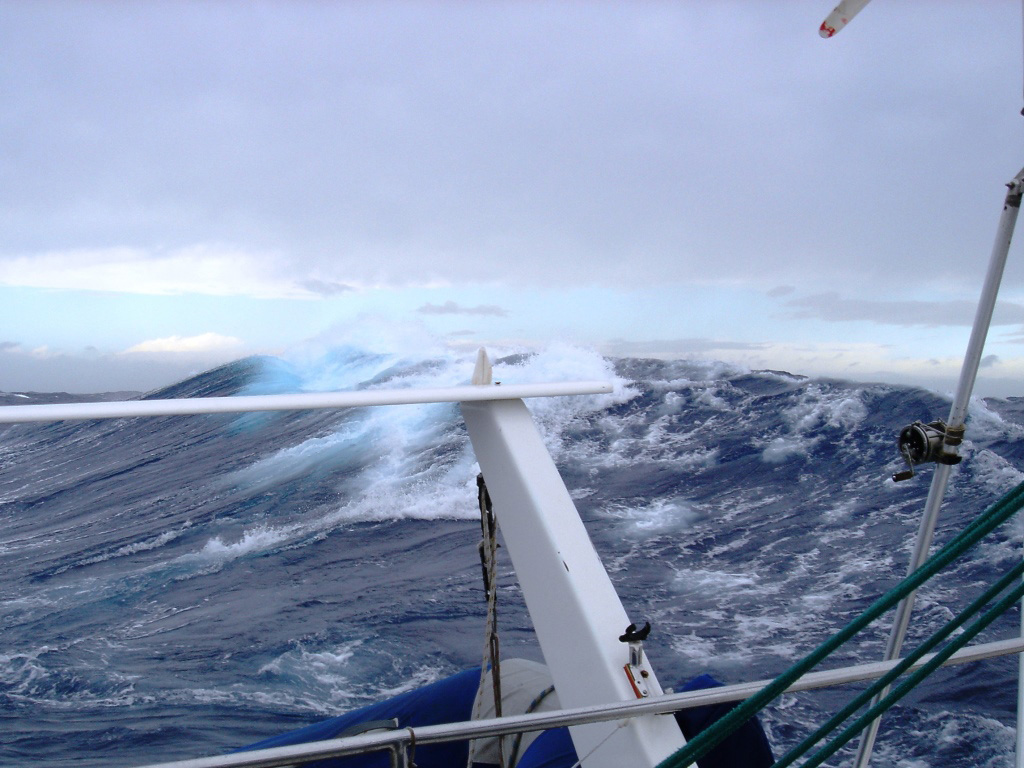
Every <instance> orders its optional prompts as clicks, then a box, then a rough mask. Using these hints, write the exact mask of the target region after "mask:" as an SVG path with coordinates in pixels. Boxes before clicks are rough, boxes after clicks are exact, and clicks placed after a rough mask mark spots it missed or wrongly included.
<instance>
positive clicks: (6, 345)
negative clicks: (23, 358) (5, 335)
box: [0, 341, 21, 352]
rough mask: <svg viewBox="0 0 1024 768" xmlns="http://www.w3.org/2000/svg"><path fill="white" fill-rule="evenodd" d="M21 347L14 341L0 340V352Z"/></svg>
mask: <svg viewBox="0 0 1024 768" xmlns="http://www.w3.org/2000/svg"><path fill="white" fill-rule="evenodd" d="M18 349H21V344H19V343H18V342H16V341H0V352H14V351H15V350H18Z"/></svg>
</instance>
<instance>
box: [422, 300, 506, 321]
mask: <svg viewBox="0 0 1024 768" xmlns="http://www.w3.org/2000/svg"><path fill="white" fill-rule="evenodd" d="M416 311H417V312H420V313H422V314H424V315H492V316H494V317H506V316H507V315H508V311H507V310H505V309H502V308H501V307H499V306H497V305H496V304H480V305H478V306H475V307H463V306H461V305H459V304H456V303H455V302H454V301H452V300H450V299H449V300H448V301H446V302H445V303H444V304H431V303H430V302H427V303H426V304H424V305H423V306H422V307H420V308H419V309H417V310H416Z"/></svg>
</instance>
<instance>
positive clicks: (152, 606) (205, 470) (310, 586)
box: [0, 347, 1024, 768]
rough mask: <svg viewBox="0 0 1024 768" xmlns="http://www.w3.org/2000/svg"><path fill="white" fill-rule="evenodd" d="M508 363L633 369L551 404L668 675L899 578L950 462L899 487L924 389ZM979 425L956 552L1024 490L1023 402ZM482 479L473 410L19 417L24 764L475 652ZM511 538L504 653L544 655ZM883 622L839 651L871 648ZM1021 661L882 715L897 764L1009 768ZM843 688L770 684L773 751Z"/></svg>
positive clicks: (556, 443)
mask: <svg viewBox="0 0 1024 768" xmlns="http://www.w3.org/2000/svg"><path fill="white" fill-rule="evenodd" d="M471 371H472V356H469V355H459V354H456V353H451V354H450V355H447V356H439V357H431V358H423V359H411V358H408V357H404V358H400V357H396V356H390V355H385V354H378V353H374V352H369V351H367V350H362V349H356V348H352V347H339V348H335V349H333V350H331V351H330V352H329V353H326V354H323V355H321V356H319V357H317V358H316V359H307V360H304V361H302V362H301V363H299V362H295V361H291V362H289V361H285V360H281V359H277V358H267V357H261V358H249V359H245V360H241V361H238V362H235V363H232V364H229V365H226V366H223V367H221V368H217V369H215V370H212V371H209V372H206V373H203V374H201V375H198V376H195V377H193V378H190V379H188V380H185V381H182V382H180V383H178V384H175V385H174V386H171V387H168V388H165V389H163V390H160V391H157V392H154V393H150V394H148V395H147V397H152V398H167V397H208V396H227V395H240V394H270V393H284V392H301V391H322V390H328V389H355V388H366V387H378V386H381V387H384V386H386V387H437V386H450V385H457V384H465V383H468V381H469V377H470V373H471ZM495 378H496V379H498V380H501V381H504V382H508V383H528V382H538V381H550V380H576V379H609V380H612V381H614V383H615V392H614V394H611V395H601V396H588V397H578V398H556V399H550V400H535V401H530V402H529V403H528V404H529V407H530V409H531V411H532V412H533V414H534V416H535V418H536V420H537V422H538V424H539V427H540V429H541V432H542V434H543V436H544V439H545V441H546V443H547V445H548V447H549V449H550V450H551V452H552V455H553V456H554V458H555V461H556V462H557V464H558V466H559V469H560V470H561V471H562V474H563V477H564V478H565V480H566V483H567V485H568V486H569V489H570V491H571V493H572V495H573V498H574V499H575V502H576V505H577V507H578V509H579V511H580V514H581V515H582V517H583V519H584V522H585V523H586V526H587V528H588V530H589V532H590V535H591V537H592V539H593V541H594V544H595V546H596V547H597V550H598V552H599V553H600V555H601V557H602V559H603V561H604V563H605V565H606V567H607V568H608V570H609V572H610V574H611V577H612V579H613V581H614V583H615V585H616V588H617V589H618V591H619V594H620V596H621V598H622V601H623V604H624V605H625V607H626V610H627V612H628V614H629V615H630V618H631V619H632V620H634V621H636V622H637V623H638V624H642V623H643V622H644V621H650V622H651V623H652V625H653V631H652V633H651V635H650V637H649V639H648V641H647V643H646V650H647V653H648V655H649V657H650V659H651V663H652V664H653V665H654V668H655V669H656V670H657V672H658V676H659V678H660V680H661V681H662V683H663V684H664V685H666V686H673V685H679V684H681V683H682V682H685V681H686V680H688V679H690V678H692V677H694V676H696V675H698V674H700V673H703V672H709V673H711V674H713V675H714V676H715V677H717V678H718V679H720V680H722V681H723V682H740V681H744V680H751V679H760V678H766V677H771V676H773V675H775V674H777V673H779V672H780V671H782V670H783V669H785V668H786V667H787V666H789V665H790V664H791V663H793V662H794V661H796V660H797V659H798V658H800V657H801V656H802V655H803V654H805V653H806V652H808V651H809V650H811V649H812V648H814V647H815V646H816V645H817V644H818V643H820V642H821V641H822V640H824V639H825V638H826V637H828V636H829V634H830V633H832V632H834V631H835V630H837V629H838V628H840V627H841V626H843V625H844V624H845V623H846V622H847V621H849V620H850V619H851V618H853V617H854V616H855V615H856V614H857V613H858V612H859V611H861V610H863V609H864V608H865V607H866V606H867V605H868V604H870V603H871V602H872V601H873V600H874V599H875V598H876V597H877V596H878V595H879V594H881V593H882V592H884V591H885V590H886V589H888V588H889V587H891V586H892V585H894V584H895V583H896V582H897V581H899V580H900V579H901V578H902V577H903V575H904V574H905V570H906V567H907V560H908V557H909V553H910V549H911V546H912V542H913V538H914V536H915V534H916V531H917V526H918V522H919V519H920V514H921V509H922V507H923V502H924V498H925V496H926V495H927V490H928V482H929V479H930V474H931V471H930V469H928V468H924V469H922V470H921V472H920V475H919V476H918V477H915V478H914V479H912V480H910V481H907V482H903V483H898V484H894V483H893V482H892V481H891V479H889V478H890V476H891V474H892V473H893V472H894V471H897V470H898V469H900V468H901V466H900V465H901V460H900V459H899V456H898V455H897V452H896V448H895V441H896V437H897V435H898V434H899V430H900V429H901V428H902V427H903V426H905V425H907V424H909V423H911V422H913V421H915V420H918V419H920V420H923V421H931V420H934V419H943V418H945V417H946V415H947V414H948V410H949V401H948V399H946V398H944V397H942V396H940V395H938V394H935V393H932V392H929V391H926V390H922V389H914V388H909V387H902V386H895V385H889V384H864V383H856V382H852V381H837V380H822V379H809V378H804V377H800V376H797V375H792V374H789V373H784V372H776V371H747V370H741V369H738V368H735V367H732V366H729V365H726V364H722V363H714V362H699V361H670V362H666V361H657V360H640V359H617V360H609V359H605V358H603V357H601V356H599V355H597V354H596V353H594V352H591V351H588V350H581V349H576V348H572V347H553V348H551V349H548V350H546V351H542V352H539V353H536V354H529V355H514V356H511V357H508V358H504V359H502V360H500V361H498V362H497V363H496V364H495ZM57 399H60V396H59V395H40V394H35V393H22V394H13V393H7V394H2V395H0V402H2V403H3V404H14V403H32V402H52V401H54V400H57ZM967 438H968V439H967V440H966V442H965V446H964V450H963V454H964V455H965V460H964V462H963V464H961V465H960V466H959V467H958V468H956V469H955V470H954V473H953V480H952V484H951V487H950V491H949V493H948V495H947V503H946V506H945V508H944V511H943V514H942V517H941V519H940V523H939V528H938V531H937V534H936V542H937V543H940V544H941V543H943V542H945V541H948V540H949V539H950V538H951V537H952V536H953V535H954V534H955V533H956V532H957V531H959V530H960V529H961V528H962V527H963V526H964V525H966V524H967V522H968V521H970V520H971V519H972V518H973V516H975V515H976V514H978V513H979V512H981V511H982V510H983V509H984V508H985V507H986V506H987V505H989V504H990V503H992V502H993V501H995V500H996V499H997V498H999V497H1000V496H1001V495H1002V494H1003V493H1005V492H1006V491H1008V490H1009V489H1011V488H1012V487H1014V486H1015V485H1017V484H1018V483H1020V482H1021V481H1022V480H1024V398H1021V399H1015V398H1011V399H1008V400H984V401H982V400H977V401H975V402H974V403H972V407H971V416H970V419H969V421H968V432H967ZM477 471H478V468H477V467H476V465H475V460H474V458H473V455H472V451H471V449H470V447H469V442H468V439H467V437H466V432H465V428H464V426H463V425H462V423H461V419H460V416H459V412H458V407H457V406H455V405H427V406H394V407H387V408H376V409H361V410H347V411H341V412H311V413H279V414H258V415H242V416H230V415H221V416H199V417H162V418H157V419H148V420H147V419H123V420H115V421H95V422H67V423H57V424H45V425H39V424H35V425H33V424H24V425H12V426H8V427H2V428H0V765H25V764H32V765H33V766H35V767H36V768H45V767H48V766H54V767H55V766H71V765H73V766H81V767H83V768H84V767H86V766H132V765H141V764H145V763H149V762H157V761H166V760H174V759H183V758H187V757H198V756H205V755H212V754H218V753H221V752H225V751H227V750H230V749H233V748H235V747H238V746H242V745H245V744H247V743H251V742H254V741H257V740H260V739H263V738H266V737H269V736H272V735H275V734H278V733H281V732H283V731H286V730H289V729H292V728H296V727H299V726H302V725H306V724H309V723H311V722H315V721H317V720H319V719H323V718H326V717H330V716H332V715H335V714H338V713H341V712H344V711H346V710H348V709H352V708H355V707H358V706H361V705H364V704H366V703H369V702H372V701H376V700H379V699H381V698H384V697H387V696H390V695H394V694H396V693H398V692H402V691H406V690H409V689H411V688H414V687H417V686H419V685H423V684H425V683H428V682H431V681H434V680H437V679H440V678H442V677H445V676H447V675H450V674H453V673H455V672H457V671H460V670H463V669H466V668H469V667H473V666H475V665H477V664H479V663H480V658H481V654H482V647H483V626H484V618H485V605H484V600H483V594H482V587H481V576H480V564H479V559H478V554H477V543H478V540H479V536H480V526H479V512H478V508H477V499H476V482H475V479H476V473H477ZM498 515H499V520H500V515H501V511H500V509H499V510H498ZM1022 531H1024V528H1022V527H1021V526H1020V525H1019V524H1018V523H1016V522H1011V523H1008V524H1007V525H1006V526H1004V528H1003V529H1000V530H999V531H997V532H996V533H995V534H993V535H992V536H991V537H990V539H989V540H987V541H986V542H983V543H982V544H981V545H980V546H979V547H978V548H977V549H976V550H975V551H973V552H972V553H970V554H969V555H968V556H967V557H966V558H965V559H964V560H963V561H962V562H960V563H958V564H957V565H956V566H955V567H954V568H953V569H952V570H951V572H950V573H949V574H947V575H946V576H945V577H944V578H942V579H941V580H940V581H939V582H938V583H936V584H934V585H928V586H926V587H925V588H924V589H923V590H922V592H921V593H920V595H919V598H918V603H917V605H918V608H917V612H916V614H915V623H914V624H913V626H912V629H911V633H910V640H909V642H912V641H913V640H914V639H915V638H917V639H920V638H922V637H924V636H925V634H926V633H927V632H928V631H929V630H934V629H935V628H936V627H938V626H939V625H940V624H941V623H942V622H943V621H945V620H947V619H948V618H950V617H951V616H952V615H953V614H954V613H955V612H956V611H957V610H958V608H959V607H962V606H964V605H966V604H967V602H969V601H970V600H971V599H973V597H975V596H976V595H977V594H978V592H979V591H980V589H981V585H982V584H983V583H985V582H986V580H988V581H990V580H992V579H993V578H994V577H995V575H997V574H1000V573H1002V572H1003V571H1004V570H1005V569H1006V568H1008V567H1010V566H1011V565H1012V564H1014V563H1016V562H1017V561H1018V560H1019V559H1020V557H1021V548H1020V544H1019V542H1020V539H1021V533H1022ZM501 557H502V560H501V562H500V566H499V576H500V589H499V604H498V626H499V631H500V634H501V647H502V653H503V656H504V657H506V658H510V657H517V656H518V657H524V658H530V659H534V660H538V661H541V660H542V657H541V654H540V650H539V648H538V646H537V643H536V641H535V639H534V637H533V634H532V631H531V625H530V621H529V617H528V615H527V612H526V609H525V606H524V604H523V601H522V596H521V593H520V591H519V589H518V586H517V582H516V577H515V573H514V572H513V570H512V568H511V565H510V564H509V562H508V559H507V556H504V555H501ZM1019 622H1020V615H1019V612H1017V611H1014V612H1011V613H1010V614H1007V615H1006V616H1004V617H1003V618H1001V619H1000V620H999V621H998V622H997V623H996V624H995V625H994V626H993V627H992V628H990V629H989V630H988V631H986V633H985V634H984V635H982V637H981V638H979V639H980V641H988V640H997V639H1003V638H1006V637H1011V636H1014V635H1015V634H1017V633H1018V632H1019ZM887 632H888V622H887V621H883V622H882V623H881V624H879V625H877V626H872V627H871V628H869V629H868V630H867V631H865V632H864V633H862V635H861V636H859V637H858V638H857V639H856V640H855V641H854V642H853V643H851V644H850V645H849V646H848V647H846V648H844V649H842V650H841V651H840V652H838V653H837V654H836V655H835V656H834V657H833V658H832V659H830V660H829V661H828V662H827V664H826V666H840V665H846V664H852V663H857V662H866V661H875V660H877V659H878V658H880V657H881V654H882V650H883V647H884V642H885V637H886V635H887ZM1016 667H1017V660H1016V659H1007V658H1004V659H999V660H992V661H985V662H980V663H977V664H971V665H964V666H960V667H956V668H953V669H950V670H944V671H941V672H939V673H938V674H937V675H936V676H935V677H934V678H932V680H931V681H930V682H928V683H927V684H926V685H924V686H922V687H921V688H919V689H918V690H917V691H916V692H915V693H914V694H913V695H912V696H911V697H909V698H908V699H906V700H905V701H904V702H903V703H902V704H901V705H900V706H898V707H897V708H896V709H895V710H894V711H893V713H892V714H890V715H889V716H888V717H887V718H886V719H885V721H884V722H883V728H882V733H881V736H880V742H879V747H878V750H877V751H876V755H877V757H876V759H875V761H874V763H873V765H877V766H896V767H898V768H953V767H955V766H964V768H966V767H967V766H972V767H976V766H992V767H996V766H1010V765H1012V753H1013V739H1014V723H1015V709H1016V704H1015V702H1016ZM851 695H852V690H851V689H849V688H844V689H836V690H831V691H822V692H814V693H806V694H799V695H786V696H783V697H781V698H780V699H779V700H777V701H776V702H775V703H774V704H773V705H772V706H771V707H769V708H768V709H767V710H766V711H765V712H764V714H763V715H762V720H763V723H764V725H765V728H766V730H767V732H768V734H769V737H770V738H771V740H772V742H773V745H774V747H775V750H776V753H777V754H781V752H782V751H784V750H785V748H786V747H787V746H792V745H793V744H795V743H796V741H797V740H798V739H799V738H800V737H801V736H803V735H806V734H807V733H809V732H810V730H811V729H812V728H813V727H814V726H815V725H817V724H819V723H820V722H821V721H822V720H824V719H825V717H827V715H828V714H829V713H831V712H832V711H834V709H836V708H838V706H840V705H841V704H842V703H844V702H845V701H846V700H847V699H848V698H849V697H850V696H851ZM849 754H850V751H849V750H847V751H845V752H843V753H841V755H840V756H839V757H837V758H836V759H834V760H833V761H832V762H831V763H830V764H832V765H842V764H844V760H845V761H846V762H848V758H849Z"/></svg>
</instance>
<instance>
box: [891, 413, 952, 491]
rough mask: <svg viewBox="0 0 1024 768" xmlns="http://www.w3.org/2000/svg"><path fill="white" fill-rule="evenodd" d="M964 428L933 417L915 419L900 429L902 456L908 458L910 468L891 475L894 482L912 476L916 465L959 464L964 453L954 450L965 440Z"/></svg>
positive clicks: (906, 459)
mask: <svg viewBox="0 0 1024 768" xmlns="http://www.w3.org/2000/svg"><path fill="white" fill-rule="evenodd" d="M963 438H964V428H963V427H962V426H960V427H948V426H946V423H945V422H944V421H933V422H931V423H929V424H925V423H924V422H921V421H915V422H914V423H913V424H911V425H910V426H908V427H904V428H903V429H902V430H901V431H900V439H899V443H898V445H899V451H900V456H902V457H903V460H904V461H905V462H907V469H905V470H904V471H902V472H897V473H896V474H894V475H893V476H892V479H893V481H894V482H897V483H898V482H900V481H901V480H909V479H910V478H912V477H913V476H914V465H915V464H925V463H928V462H935V463H937V464H947V465H950V466H952V465H954V464H959V463H960V462H961V461H962V459H963V457H961V456H959V455H958V454H957V453H956V451H955V450H953V451H950V450H946V449H947V448H956V446H958V445H960V443H961V442H963Z"/></svg>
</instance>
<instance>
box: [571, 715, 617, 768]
mask: <svg viewBox="0 0 1024 768" xmlns="http://www.w3.org/2000/svg"><path fill="white" fill-rule="evenodd" d="M628 722H629V721H628V720H620V721H619V724H618V725H616V726H615V727H614V728H613V729H612V730H610V731H608V735H607V736H605V737H604V738H603V739H601V740H600V741H599V742H597V744H596V745H595V746H594V748H593V749H592V750H590V751H589V752H587V754H585V755H584V756H583V757H581V758H580V759H579V760H577V761H576V762H575V763H573V764H572V768H580V766H581V765H582V764H583V761H584V760H586V759H587V758H588V757H590V756H591V755H592V754H594V753H595V752H597V750H599V749H600V748H601V747H603V746H604V745H605V742H606V741H608V739H610V738H611V737H612V736H614V735H615V734H616V733H617V732H618V730H619V729H620V728H623V727H625V725H626V723H628Z"/></svg>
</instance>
